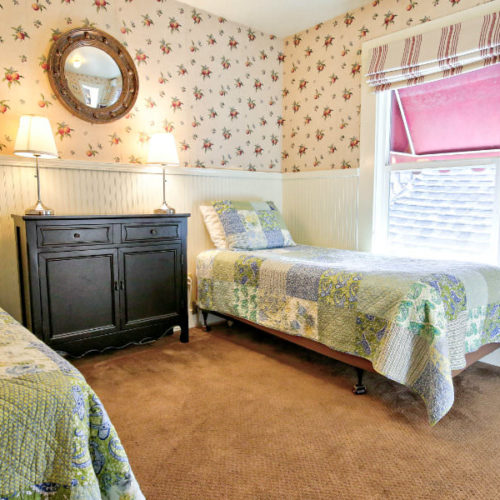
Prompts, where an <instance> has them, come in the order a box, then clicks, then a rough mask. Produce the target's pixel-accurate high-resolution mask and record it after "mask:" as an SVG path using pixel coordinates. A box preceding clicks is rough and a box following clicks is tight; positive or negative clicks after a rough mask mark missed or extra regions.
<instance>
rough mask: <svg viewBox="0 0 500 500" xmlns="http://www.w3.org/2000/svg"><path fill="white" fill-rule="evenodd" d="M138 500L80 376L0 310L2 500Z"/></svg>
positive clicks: (116, 443) (102, 414)
mask: <svg viewBox="0 0 500 500" xmlns="http://www.w3.org/2000/svg"><path fill="white" fill-rule="evenodd" d="M11 498H23V499H41V498H51V499H54V500H57V499H78V500H80V499H82V500H96V499H100V498H109V499H117V500H118V499H122V500H132V499H137V500H139V499H143V498H144V497H143V495H142V493H141V491H140V488H139V486H138V484H137V482H136V480H135V478H134V475H133V473H132V470H131V469H130V465H129V462H128V459H127V456H126V454H125V451H124V450H123V447H122V445H121V443H120V440H119V438H118V435H117V433H116V431H115V429H114V427H113V425H112V424H111V422H110V420H109V418H108V415H107V414H106V410H105V409H104V407H103V406H102V404H101V402H100V401H99V398H98V397H97V395H96V394H95V393H94V392H93V391H92V389H91V388H90V387H89V386H88V385H87V383H86V382H85V379H84V378H83V376H82V375H81V374H80V372H79V371H78V370H77V369H76V368H74V367H73V366H72V365H71V364H69V363H68V362H67V361H65V360H64V359H63V358H61V357H60V356H59V355H58V354H56V353H55V352H54V351H53V350H52V349H50V348H49V347H47V345H45V344H44V343H43V342H40V341H39V340H38V339H37V338H36V337H35V336H34V335H33V334H31V333H30V332H29V331H28V330H26V329H25V328H24V327H23V326H21V325H20V324H19V323H17V321H15V320H14V319H13V318H12V317H11V316H9V315H8V314H7V313H6V312H5V311H3V310H2V309H0V499H2V500H3V499H9V500H10V499H11Z"/></svg>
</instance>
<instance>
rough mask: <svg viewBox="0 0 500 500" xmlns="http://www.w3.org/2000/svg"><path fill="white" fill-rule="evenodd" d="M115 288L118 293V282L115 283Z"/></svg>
mask: <svg viewBox="0 0 500 500" xmlns="http://www.w3.org/2000/svg"><path fill="white" fill-rule="evenodd" d="M114 288H115V291H116V292H117V291H118V281H115V282H114Z"/></svg>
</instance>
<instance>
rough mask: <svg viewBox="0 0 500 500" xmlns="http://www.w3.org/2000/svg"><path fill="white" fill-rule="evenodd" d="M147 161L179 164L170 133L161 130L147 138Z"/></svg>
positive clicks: (173, 140)
mask: <svg viewBox="0 0 500 500" xmlns="http://www.w3.org/2000/svg"><path fill="white" fill-rule="evenodd" d="M148 163H160V164H162V165H179V156H178V155H177V148H176V147H175V139H174V136H173V135H172V134H168V133H166V132H162V133H159V134H153V135H152V137H151V139H149V151H148Z"/></svg>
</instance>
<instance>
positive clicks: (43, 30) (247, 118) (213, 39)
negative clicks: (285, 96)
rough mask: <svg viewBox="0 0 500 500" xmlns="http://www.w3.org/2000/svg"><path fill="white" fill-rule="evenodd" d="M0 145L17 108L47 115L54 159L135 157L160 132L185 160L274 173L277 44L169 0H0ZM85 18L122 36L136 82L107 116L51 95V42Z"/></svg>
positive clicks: (10, 132) (3, 148)
mask: <svg viewBox="0 0 500 500" xmlns="http://www.w3.org/2000/svg"><path fill="white" fill-rule="evenodd" d="M0 12H1V16H2V30H1V32H0V50H1V54H2V63H1V65H0V154H12V151H13V148H14V141H15V137H16V133H17V127H18V123H19V116H20V115H22V114H28V113H31V114H40V115H45V116H47V117H48V118H49V119H50V121H51V124H52V126H53V128H54V134H55V136H56V143H57V146H58V149H59V152H60V156H61V158H63V159H75V160H83V159H86V160H91V161H93V160H95V161H99V162H118V163H143V162H145V159H146V157H147V141H148V138H149V137H150V136H151V134H153V133H155V132H158V131H163V130H166V131H171V132H173V133H174V135H175V137H176V141H177V144H178V150H179V157H180V160H181V163H182V164H183V165H185V166H196V167H218V168H233V169H244V170H265V171H268V170H280V168H281V162H280V155H281V128H280V124H281V123H282V117H281V112H282V105H281V103H282V100H281V91H282V62H283V60H284V56H283V41H282V40H279V39H276V38H275V37H274V36H272V35H269V34H264V33H261V32H258V31H256V30H252V29H251V28H247V27H244V26H241V25H238V24H235V23H233V22H230V21H228V20H226V19H224V18H221V17H217V16H214V15H211V14H208V13H207V12H203V11H199V10H196V9H194V8H192V7H189V6H188V5H185V4H182V3H178V2H175V1H173V0H111V1H108V0H30V1H22V0H0ZM80 26H94V27H96V28H99V29H101V30H103V31H106V32H107V33H109V34H111V35H112V36H114V37H115V38H117V39H118V40H119V41H120V42H122V43H123V44H125V45H126V47H127V48H128V51H129V53H130V55H131V56H132V58H133V59H134V60H135V63H136V65H137V70H138V73H139V79H140V91H139V97H138V99H137V102H136V105H135V107H134V109H133V110H132V112H131V113H130V114H129V115H127V116H126V117H125V118H122V119H121V120H118V121H115V122H113V123H111V124H105V125H93V124H90V123H88V122H85V121H82V120H80V119H79V118H77V117H75V116H73V115H72V114H70V113H69V112H68V111H66V110H65V108H63V106H62V105H61V104H60V103H58V102H57V100H56V98H55V96H54V95H53V93H52V90H51V87H50V84H49V81H48V76H47V74H46V72H47V63H46V58H47V55H48V52H49V49H50V44H51V42H52V41H53V40H55V39H56V38H57V37H58V36H59V35H60V34H61V33H63V32H65V31H67V30H69V29H71V28H75V27H80Z"/></svg>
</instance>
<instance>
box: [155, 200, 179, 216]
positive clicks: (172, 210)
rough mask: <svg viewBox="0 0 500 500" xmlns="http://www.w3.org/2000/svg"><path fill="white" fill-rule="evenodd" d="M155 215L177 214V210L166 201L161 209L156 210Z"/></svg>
mask: <svg viewBox="0 0 500 500" xmlns="http://www.w3.org/2000/svg"><path fill="white" fill-rule="evenodd" d="M154 213H155V214H175V208H172V207H171V206H169V205H168V204H167V202H166V201H164V202H163V203H162V204H161V207H160V208H157V209H155V210H154Z"/></svg>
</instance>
